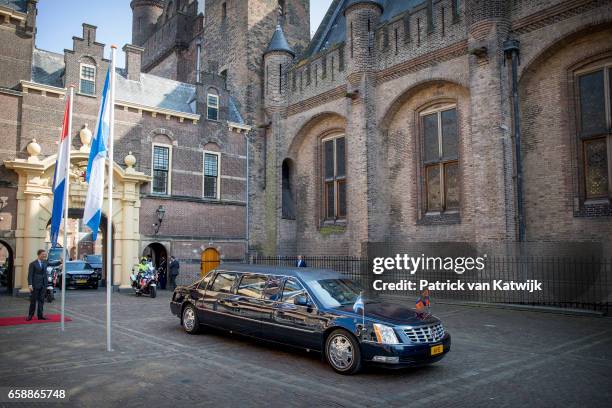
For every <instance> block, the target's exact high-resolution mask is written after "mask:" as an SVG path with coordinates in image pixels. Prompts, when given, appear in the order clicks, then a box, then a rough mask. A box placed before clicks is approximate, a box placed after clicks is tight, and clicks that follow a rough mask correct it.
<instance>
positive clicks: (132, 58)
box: [123, 44, 144, 81]
mask: <svg viewBox="0 0 612 408" xmlns="http://www.w3.org/2000/svg"><path fill="white" fill-rule="evenodd" d="M143 51H144V48H142V47H137V46H135V45H132V44H125V45H124V46H123V52H125V70H126V72H127V79H129V80H131V81H140V67H141V65H142V52H143Z"/></svg>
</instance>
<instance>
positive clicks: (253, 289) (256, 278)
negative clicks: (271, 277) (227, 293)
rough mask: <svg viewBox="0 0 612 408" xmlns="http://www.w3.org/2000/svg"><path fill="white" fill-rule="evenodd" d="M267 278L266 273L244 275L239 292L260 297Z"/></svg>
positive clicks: (243, 294)
mask: <svg viewBox="0 0 612 408" xmlns="http://www.w3.org/2000/svg"><path fill="white" fill-rule="evenodd" d="M267 280H268V277H267V276H264V275H244V276H243V277H242V280H241V281H240V286H238V294H239V295H242V296H248V297H252V298H256V299H259V298H261V293H262V292H263V289H264V287H265V286H266V281H267Z"/></svg>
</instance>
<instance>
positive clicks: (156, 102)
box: [115, 69, 196, 113]
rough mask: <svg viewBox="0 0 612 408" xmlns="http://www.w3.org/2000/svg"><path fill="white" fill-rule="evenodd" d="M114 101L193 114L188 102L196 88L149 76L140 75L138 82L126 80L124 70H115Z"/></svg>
mask: <svg viewBox="0 0 612 408" xmlns="http://www.w3.org/2000/svg"><path fill="white" fill-rule="evenodd" d="M117 73H118V74H119V75H116V76H115V78H116V79H117V84H116V88H115V89H116V92H117V96H116V99H118V100H121V101H124V102H130V103H135V104H138V105H145V106H154V107H156V108H161V109H170V110H174V111H178V112H185V113H195V112H193V110H192V109H191V106H190V104H189V102H190V101H191V100H192V99H193V97H194V96H195V92H196V87H195V86H194V85H191V84H186V83H183V82H178V81H173V80H171V79H167V78H162V77H158V76H156V75H151V74H144V73H141V74H140V81H130V80H128V79H127V78H126V74H125V70H124V69H117Z"/></svg>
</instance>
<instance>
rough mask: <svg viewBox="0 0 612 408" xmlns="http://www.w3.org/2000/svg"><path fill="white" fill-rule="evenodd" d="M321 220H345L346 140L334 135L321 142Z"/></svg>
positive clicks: (341, 136) (342, 136)
mask: <svg viewBox="0 0 612 408" xmlns="http://www.w3.org/2000/svg"><path fill="white" fill-rule="evenodd" d="M321 157H322V175H323V177H322V183H323V186H322V187H323V188H322V196H323V200H322V201H323V205H322V209H323V220H324V221H325V222H336V221H342V220H345V219H346V213H347V209H346V138H345V137H344V135H335V136H330V137H326V138H324V139H322V140H321Z"/></svg>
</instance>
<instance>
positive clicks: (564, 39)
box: [518, 19, 612, 82]
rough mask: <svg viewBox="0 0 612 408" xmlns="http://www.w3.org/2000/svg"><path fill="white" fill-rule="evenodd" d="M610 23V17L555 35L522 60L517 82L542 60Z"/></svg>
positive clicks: (608, 25) (603, 28)
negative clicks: (561, 34) (530, 55)
mask: <svg viewBox="0 0 612 408" xmlns="http://www.w3.org/2000/svg"><path fill="white" fill-rule="evenodd" d="M610 23H612V19H607V20H604V21H601V22H599V23H597V24H592V25H588V26H581V27H578V28H575V29H574V30H572V31H569V32H567V33H565V34H564V35H563V36H561V37H557V38H555V39H554V40H552V41H550V42H548V43H544V44H542V45H541V47H540V48H539V51H538V52H537V53H535V54H534V55H533V56H532V57H530V58H528V59H526V60H524V61H522V62H523V63H522V64H521V66H519V72H518V76H519V82H521V81H522V80H523V76H527V75H528V74H529V73H530V72H533V71H534V70H536V69H537V68H538V67H539V66H540V65H541V63H542V62H544V61H546V60H548V59H550V57H551V56H552V55H554V54H555V53H556V52H558V51H560V50H561V49H563V48H565V47H566V46H568V45H570V44H571V43H572V42H574V41H575V40H577V39H579V38H581V37H584V36H587V35H589V34H594V33H597V32H600V31H603V30H606V29H609V28H610ZM538 44H539V43H538Z"/></svg>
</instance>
